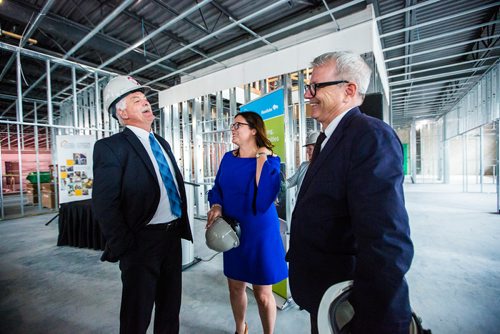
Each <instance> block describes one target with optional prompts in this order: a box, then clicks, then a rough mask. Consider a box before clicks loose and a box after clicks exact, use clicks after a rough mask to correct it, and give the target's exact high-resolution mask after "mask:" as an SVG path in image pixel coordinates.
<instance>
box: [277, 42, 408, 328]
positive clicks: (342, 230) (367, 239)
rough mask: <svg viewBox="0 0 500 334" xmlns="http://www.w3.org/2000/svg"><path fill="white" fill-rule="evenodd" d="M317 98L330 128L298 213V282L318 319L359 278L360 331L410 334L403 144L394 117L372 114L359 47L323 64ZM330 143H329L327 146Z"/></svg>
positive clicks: (318, 111) (314, 89) (293, 266)
mask: <svg viewBox="0 0 500 334" xmlns="http://www.w3.org/2000/svg"><path fill="white" fill-rule="evenodd" d="M312 65H313V72H312V76H311V80H310V81H311V83H310V85H306V90H305V94H304V96H305V98H306V99H309V103H310V105H311V107H312V108H311V109H312V112H311V114H312V117H313V118H314V119H316V120H317V121H319V122H320V123H321V125H322V128H323V132H322V134H320V137H319V138H318V141H317V142H316V146H315V152H314V153H313V159H312V162H311V164H310V166H309V168H308V171H307V174H306V176H305V179H304V181H303V183H302V186H301V188H300V192H299V195H298V199H297V203H296V205H295V210H294V211H293V215H292V222H291V233H290V248H289V251H288V254H287V260H288V261H289V264H290V267H289V270H290V274H289V279H290V288H291V292H292V296H293V298H294V300H295V301H296V302H297V304H298V305H300V306H301V307H302V308H304V309H306V310H307V311H308V312H309V313H310V315H311V332H312V333H317V331H318V329H317V323H316V322H317V319H316V318H317V312H318V308H319V304H320V301H321V298H322V296H323V294H324V292H325V291H326V290H327V289H328V288H329V287H330V286H331V285H333V284H335V283H338V282H341V281H346V280H354V286H353V290H352V294H351V298H350V302H351V304H352V306H353V308H354V311H355V316H354V318H353V320H352V322H351V324H350V325H351V328H350V332H351V333H353V334H354V333H370V334H374V333H387V334H389V333H390V334H398V333H405V334H407V333H408V331H409V324H410V319H411V310H410V303H409V296H408V285H407V283H406V280H405V278H404V276H405V273H406V272H407V271H408V269H409V267H410V264H411V260H412V258H413V245H412V242H411V239H410V229H409V224H408V215H407V213H406V209H405V205H404V195H403V176H404V175H403V169H402V167H403V150H402V147H401V143H400V141H399V139H398V137H397V136H396V133H395V132H394V131H393V130H392V129H391V128H390V127H389V126H388V125H387V124H385V123H384V122H382V121H380V120H377V119H375V118H372V117H369V116H367V115H365V114H362V113H361V112H360V110H359V109H358V106H359V105H361V104H362V102H363V98H364V94H365V93H366V91H367V88H368V85H369V81H370V74H371V70H370V68H369V67H368V65H367V64H366V63H365V62H364V61H363V59H362V58H361V57H360V56H359V55H356V54H353V53H350V52H333V53H327V54H324V55H321V56H319V57H317V58H316V59H315V60H314V61H313V63H312ZM321 140H323V141H322V142H321Z"/></svg>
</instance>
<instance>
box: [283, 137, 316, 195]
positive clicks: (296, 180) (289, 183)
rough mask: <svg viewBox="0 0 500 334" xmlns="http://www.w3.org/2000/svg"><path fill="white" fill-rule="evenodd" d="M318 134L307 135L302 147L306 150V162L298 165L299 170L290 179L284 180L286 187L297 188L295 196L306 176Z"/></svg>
mask: <svg viewBox="0 0 500 334" xmlns="http://www.w3.org/2000/svg"><path fill="white" fill-rule="evenodd" d="M318 136H319V132H318V131H314V132H311V133H309V134H308V135H307V138H306V144H305V145H304V146H303V147H305V148H306V156H307V161H304V162H302V163H301V164H300V166H299V168H298V169H297V171H296V172H295V174H293V175H292V176H291V177H289V178H288V179H287V180H286V187H287V188H292V187H295V186H297V191H296V192H295V193H296V194H297V195H298V194H299V191H300V186H301V185H302V181H303V180H304V176H306V172H307V167H309V162H310V161H311V158H312V154H313V151H314V145H315V144H316V140H318Z"/></svg>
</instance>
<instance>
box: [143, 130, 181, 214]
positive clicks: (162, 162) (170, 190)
mask: <svg viewBox="0 0 500 334" xmlns="http://www.w3.org/2000/svg"><path fill="white" fill-rule="evenodd" d="M149 144H150V145H151V150H153V155H154V156H155V159H156V162H157V163H158V168H159V169H160V175H161V179H162V180H163V184H165V188H166V189H167V196H168V201H169V202H170V210H172V213H173V214H174V215H176V216H177V217H179V218H180V217H181V216H182V210H181V199H180V197H179V193H178V192H177V188H176V187H175V182H174V178H173V176H172V173H171V172H170V167H169V166H168V163H167V160H166V159H165V155H164V154H163V151H162V150H161V147H160V144H158V142H157V141H156V139H155V137H154V135H153V134H152V133H150V134H149Z"/></svg>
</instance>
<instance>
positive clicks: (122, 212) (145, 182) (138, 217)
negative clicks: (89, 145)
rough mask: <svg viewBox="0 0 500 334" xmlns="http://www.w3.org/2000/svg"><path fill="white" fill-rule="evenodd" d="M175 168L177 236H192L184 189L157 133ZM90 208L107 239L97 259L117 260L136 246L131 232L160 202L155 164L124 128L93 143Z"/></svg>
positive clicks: (137, 140) (146, 218)
mask: <svg viewBox="0 0 500 334" xmlns="http://www.w3.org/2000/svg"><path fill="white" fill-rule="evenodd" d="M155 137H156V139H157V140H158V142H159V143H160V144H161V145H162V146H163V149H164V150H165V152H167V154H168V156H169V158H170V160H171V161H172V165H173V166H174V169H175V178H176V180H177V185H178V187H179V192H180V195H181V200H182V224H181V226H182V227H181V236H182V238H184V239H187V240H192V235H191V228H190V226H189V220H188V215H187V205H186V203H187V202H186V191H185V188H184V181H183V179H182V175H181V172H180V170H179V168H178V166H177V163H176V161H175V158H174V156H173V154H172V150H171V149H170V145H168V143H167V141H166V140H165V139H163V138H161V137H160V136H157V135H155ZM93 157H94V166H93V168H94V185H93V191H92V210H93V212H94V217H95V219H96V220H97V221H98V222H99V226H100V227H101V230H102V233H103V235H104V237H105V239H106V249H105V250H104V253H103V255H102V258H101V260H103V261H111V262H116V261H118V260H119V258H120V257H121V256H122V255H123V254H124V253H125V252H127V250H129V249H131V248H132V247H134V245H135V234H136V233H137V232H138V231H139V230H141V229H142V228H143V227H144V226H146V225H147V224H148V223H149V221H150V220H151V218H153V215H154V214H155V212H156V209H157V207H158V203H159V201H160V185H159V181H158V178H157V176H156V173H155V170H154V167H153V163H152V162H151V159H150V158H149V155H148V153H147V151H146V149H145V148H144V146H143V145H142V143H141V142H140V140H139V138H137V136H136V135H135V134H134V133H133V132H132V131H131V130H130V129H128V128H125V129H124V130H123V131H122V132H120V133H117V134H115V135H113V136H111V137H108V138H103V139H101V140H99V141H97V142H96V144H95V146H94V155H93Z"/></svg>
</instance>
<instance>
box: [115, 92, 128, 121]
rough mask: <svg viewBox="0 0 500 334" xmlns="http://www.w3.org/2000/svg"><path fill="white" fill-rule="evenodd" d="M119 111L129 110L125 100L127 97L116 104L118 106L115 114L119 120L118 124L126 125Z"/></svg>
mask: <svg viewBox="0 0 500 334" xmlns="http://www.w3.org/2000/svg"><path fill="white" fill-rule="evenodd" d="M118 109H120V110H125V109H127V101H126V100H125V97H124V98H123V99H121V100H120V101H118V102H116V104H115V114H116V118H117V119H118V123H120V125H124V123H123V119H122V117H121V116H120V114H119V113H118Z"/></svg>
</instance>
